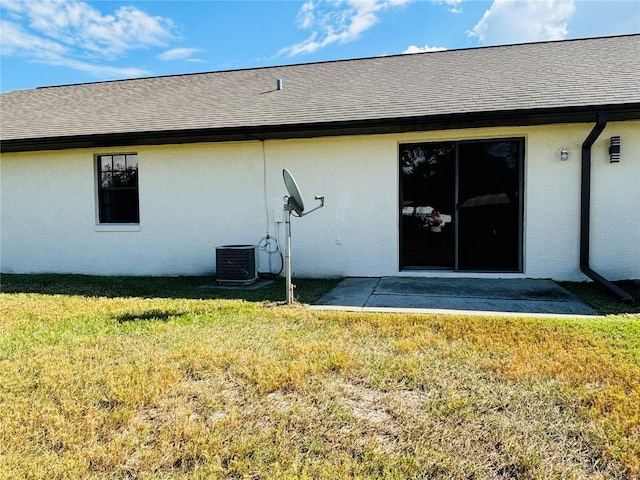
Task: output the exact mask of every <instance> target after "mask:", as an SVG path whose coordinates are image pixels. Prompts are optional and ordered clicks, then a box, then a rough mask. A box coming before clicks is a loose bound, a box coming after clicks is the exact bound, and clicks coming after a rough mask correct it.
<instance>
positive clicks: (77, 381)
mask: <svg viewBox="0 0 640 480" xmlns="http://www.w3.org/2000/svg"><path fill="white" fill-rule="evenodd" d="M0 315H1V317H0V318H1V320H0V329H1V333H2V335H1V336H0V384H1V385H2V389H0V478H38V479H39V478H43V479H44V478H46V479H58V478H59V479H63V478H140V479H144V478H149V479H151V478H153V479H156V478H171V479H183V478H314V479H315V478H398V479H401V478H417V477H423V478H442V479H445V478H465V479H468V478H482V479H485V478H487V479H492V478H493V479H506V478H540V479H546V478H575V479H583V478H593V479H598V478H630V477H633V476H638V465H637V455H638V452H639V450H638V449H639V448H640V447H639V445H640V440H639V438H638V425H639V422H638V415H639V410H640V402H638V401H637V399H638V392H640V386H639V385H638V377H640V346H639V345H638V342H637V340H638V338H639V337H638V332H639V331H640V330H639V329H640V326H639V319H638V317H637V316H636V317H618V318H611V319H598V320H594V321H586V322H585V321H583V320H579V321H564V320H562V321H561V320H525V319H498V318H474V317H436V316H422V317H420V316H401V315H396V316H389V315H371V314H369V315H364V314H346V313H318V312H311V311H308V310H305V309H304V308H301V307H300V308H284V307H277V306H264V305H262V304H260V303H251V302H246V301H234V300H202V299H170V298H163V299H152V298H147V299H143V298H104V297H82V296H70V295H39V294H2V295H0Z"/></svg>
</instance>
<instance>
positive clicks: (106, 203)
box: [97, 153, 140, 223]
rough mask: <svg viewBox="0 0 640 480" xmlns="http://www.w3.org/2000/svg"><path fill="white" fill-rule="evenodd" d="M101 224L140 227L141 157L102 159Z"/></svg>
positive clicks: (98, 159)
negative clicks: (126, 224)
mask: <svg viewBox="0 0 640 480" xmlns="http://www.w3.org/2000/svg"><path fill="white" fill-rule="evenodd" d="M97 161H98V214H99V219H100V223H139V222H140V213H139V210H138V155H137V154H135V153H127V154H116V155H98V156H97Z"/></svg>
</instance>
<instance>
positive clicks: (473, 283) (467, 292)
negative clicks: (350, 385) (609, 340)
mask: <svg viewBox="0 0 640 480" xmlns="http://www.w3.org/2000/svg"><path fill="white" fill-rule="evenodd" d="M312 308H315V309H340V310H361V311H385V312H389V311H399V312H403V311H404V312H424V313H465V312H466V313H474V314H478V313H489V314H495V313H505V314H535V315H540V314H544V315H548V314H550V315H571V316H576V315H597V312H596V311H595V310H594V309H593V308H591V307H589V306H588V305H586V304H585V303H584V302H582V301H581V300H580V299H579V298H578V297H576V296H575V295H573V294H572V293H570V292H568V291H567V290H565V289H564V288H562V287H561V286H560V285H558V284H557V283H555V282H553V281H552V280H538V279H478V278H414V277H382V278H346V279H344V280H343V281H342V282H341V283H340V284H338V286H337V287H336V288H334V289H333V290H332V291H330V292H329V293H327V295H325V296H324V297H323V298H321V299H320V300H319V301H318V302H317V303H316V304H315V305H313V306H312Z"/></svg>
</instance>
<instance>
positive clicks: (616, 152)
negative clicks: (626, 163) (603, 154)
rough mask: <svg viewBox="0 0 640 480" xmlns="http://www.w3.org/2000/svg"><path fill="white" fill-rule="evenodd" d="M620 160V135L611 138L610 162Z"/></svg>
mask: <svg viewBox="0 0 640 480" xmlns="http://www.w3.org/2000/svg"><path fill="white" fill-rule="evenodd" d="M618 162H620V137H611V138H610V139H609V163H618Z"/></svg>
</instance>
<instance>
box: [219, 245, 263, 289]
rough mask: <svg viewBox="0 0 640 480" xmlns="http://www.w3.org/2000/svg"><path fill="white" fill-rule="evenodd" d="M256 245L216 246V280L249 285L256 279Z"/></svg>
mask: <svg viewBox="0 0 640 480" xmlns="http://www.w3.org/2000/svg"><path fill="white" fill-rule="evenodd" d="M257 263H258V247H257V246H256V245H224V246H222V247H216V281H217V282H218V283H220V284H236V285H249V284H251V283H253V282H255V281H256V280H257V279H258V268H257Z"/></svg>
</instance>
